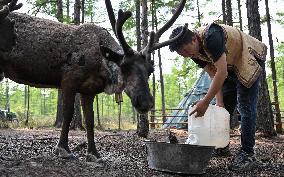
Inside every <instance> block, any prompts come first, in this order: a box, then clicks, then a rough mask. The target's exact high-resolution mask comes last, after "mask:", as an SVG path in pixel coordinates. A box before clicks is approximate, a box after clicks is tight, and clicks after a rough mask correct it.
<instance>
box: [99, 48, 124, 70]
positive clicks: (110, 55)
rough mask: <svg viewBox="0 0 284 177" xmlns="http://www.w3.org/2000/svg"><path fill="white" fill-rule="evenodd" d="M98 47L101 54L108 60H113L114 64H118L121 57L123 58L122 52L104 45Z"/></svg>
mask: <svg viewBox="0 0 284 177" xmlns="http://www.w3.org/2000/svg"><path fill="white" fill-rule="evenodd" d="M100 49H101V53H102V55H103V56H104V57H105V58H106V59H107V60H109V61H113V62H115V63H116V64H118V65H120V63H121V61H122V59H123V56H124V55H122V54H120V53H117V52H114V51H112V50H111V49H110V48H108V47H105V46H102V45H101V46H100Z"/></svg>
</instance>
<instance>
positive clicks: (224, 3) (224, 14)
mask: <svg viewBox="0 0 284 177" xmlns="http://www.w3.org/2000/svg"><path fill="white" fill-rule="evenodd" d="M222 14H223V23H224V24H227V15H226V0H222Z"/></svg>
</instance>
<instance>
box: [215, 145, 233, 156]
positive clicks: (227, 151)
mask: <svg viewBox="0 0 284 177" xmlns="http://www.w3.org/2000/svg"><path fill="white" fill-rule="evenodd" d="M230 155H231V153H230V149H229V145H227V146H226V147H224V148H218V149H215V150H214V151H213V153H212V156H213V157H228V156H230Z"/></svg>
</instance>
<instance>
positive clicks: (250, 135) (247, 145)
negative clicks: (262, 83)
mask: <svg viewBox="0 0 284 177" xmlns="http://www.w3.org/2000/svg"><path fill="white" fill-rule="evenodd" d="M261 65H262V66H263V67H262V68H265V67H264V64H261ZM258 88H259V78H258V79H257V80H256V81H255V83H254V84H253V85H252V86H251V87H250V88H247V87H245V86H243V85H242V83H241V82H240V81H239V80H238V79H237V76H236V75H235V74H234V73H233V72H229V75H228V77H227V79H226V80H225V82H224V85H223V89H222V91H223V100H224V105H225V108H226V110H227V111H228V112H229V113H230V115H233V112H234V109H235V107H236V106H238V107H237V108H238V111H239V113H240V115H241V146H242V147H241V150H243V151H245V152H247V153H254V149H253V147H254V145H255V125H256V107H257V101H258Z"/></svg>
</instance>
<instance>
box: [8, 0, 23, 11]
mask: <svg viewBox="0 0 284 177" xmlns="http://www.w3.org/2000/svg"><path fill="white" fill-rule="evenodd" d="M17 3H18V0H12V1H11V2H10V4H9V9H10V11H11V12H12V11H14V10H18V9H20V8H21V7H22V6H23V4H22V3H19V4H17Z"/></svg>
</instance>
